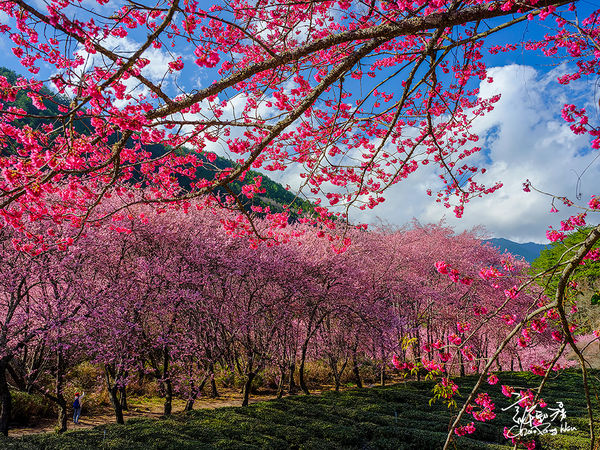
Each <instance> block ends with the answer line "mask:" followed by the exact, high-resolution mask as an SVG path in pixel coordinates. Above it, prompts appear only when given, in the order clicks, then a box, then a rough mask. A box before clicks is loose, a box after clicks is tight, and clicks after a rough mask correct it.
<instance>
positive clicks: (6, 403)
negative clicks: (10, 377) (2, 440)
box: [0, 357, 12, 436]
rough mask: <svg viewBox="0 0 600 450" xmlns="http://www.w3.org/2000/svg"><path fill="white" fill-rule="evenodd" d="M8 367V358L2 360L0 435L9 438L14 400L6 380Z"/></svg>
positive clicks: (0, 370)
mask: <svg viewBox="0 0 600 450" xmlns="http://www.w3.org/2000/svg"><path fill="white" fill-rule="evenodd" d="M7 366H8V358H7V357H3V358H2V359H0V404H1V405H2V409H1V411H0V433H2V434H3V435H4V436H8V424H9V422H10V413H11V407H12V399H11V396H10V390H9V389H8V381H7V380H6V367H7Z"/></svg>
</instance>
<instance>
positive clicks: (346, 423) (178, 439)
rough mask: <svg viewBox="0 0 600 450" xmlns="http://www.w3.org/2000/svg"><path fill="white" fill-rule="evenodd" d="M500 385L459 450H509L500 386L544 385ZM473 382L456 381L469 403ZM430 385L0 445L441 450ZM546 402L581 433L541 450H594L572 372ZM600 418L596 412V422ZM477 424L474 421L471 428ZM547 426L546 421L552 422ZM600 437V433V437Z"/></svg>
mask: <svg viewBox="0 0 600 450" xmlns="http://www.w3.org/2000/svg"><path fill="white" fill-rule="evenodd" d="M499 377H500V383H498V385H496V386H487V385H486V387H485V391H487V392H488V393H489V394H490V395H491V396H492V397H493V398H494V400H496V410H495V412H496V413H497V417H496V418H495V419H494V420H493V421H491V422H489V423H485V424H482V423H477V424H476V425H477V431H476V432H475V433H473V434H472V435H470V436H469V437H468V438H467V437H465V438H458V439H457V440H456V442H455V444H454V448H456V449H460V450H469V449H481V448H487V449H509V448H511V447H510V446H508V445H507V441H506V439H505V438H504V437H503V435H502V431H503V429H504V427H505V426H508V427H511V426H512V425H514V424H515V423H514V421H513V416H514V411H513V410H512V409H510V410H507V411H504V412H503V411H501V409H502V408H505V407H508V406H509V401H508V399H506V397H504V396H503V395H502V394H501V393H500V385H501V384H510V385H514V386H518V387H521V388H528V387H534V386H536V383H537V382H538V381H539V379H540V377H537V376H535V375H532V374H529V373H521V374H514V373H511V374H509V373H503V374H499ZM474 380H475V378H473V377H465V378H462V379H460V380H457V383H458V384H459V387H460V392H461V394H462V396H463V398H464V397H465V396H466V395H467V394H468V387H469V386H472V384H473V383H474ZM432 386H433V384H432V383H431V382H420V383H417V382H409V383H401V384H397V385H393V386H389V387H375V388H370V389H362V390H351V391H346V392H341V393H334V392H326V393H324V394H322V395H319V396H293V397H288V398H284V399H281V400H272V401H267V402H261V403H256V404H253V405H250V406H249V407H247V408H241V407H227V408H219V409H214V410H198V411H193V412H190V413H187V414H175V415H173V416H170V417H169V418H162V419H159V420H156V419H131V420H129V421H128V422H127V424H126V425H107V426H99V427H95V428H94V429H89V430H81V431H70V432H67V433H65V434H63V435H56V434H51V433H47V434H40V435H32V436H24V437H22V438H21V439H3V440H0V448H7V449H38V448H44V449H144V450H150V449H204V448H206V449H208V448H223V449H254V448H268V449H279V448H280V449H288V448H297V449H319V450H325V449H342V448H357V449H358V448H360V449H420V450H421V449H423V450H425V449H438V448H441V446H442V443H443V442H444V440H445V436H446V430H447V429H448V423H449V420H450V416H451V411H449V410H448V407H447V406H446V405H444V404H442V403H439V402H438V403H434V404H433V405H432V406H429V400H430V398H431V396H432V394H431V388H432ZM544 392H545V393H544V395H543V398H544V399H545V400H546V402H547V403H548V408H551V407H555V406H556V402H558V401H561V402H563V404H564V409H565V410H566V413H567V417H566V420H565V423H568V425H569V426H570V427H576V428H577V430H575V431H570V432H568V433H562V434H561V433H559V434H557V435H556V436H550V435H544V436H541V437H538V438H537V440H538V443H539V444H541V445H538V448H540V447H541V448H547V449H580V448H581V449H583V448H589V436H588V433H587V424H586V422H585V417H586V408H585V400H584V398H583V389H582V385H581V377H580V376H579V374H577V373H574V372H567V373H563V374H561V375H560V377H558V378H555V379H553V380H551V381H550V383H549V384H548V386H547V388H546V389H545V391H544ZM598 413H600V411H597V414H598ZM470 421H472V418H471V417H470V416H469V420H468V421H466V422H470ZM546 422H547V420H546ZM599 431H600V430H599Z"/></svg>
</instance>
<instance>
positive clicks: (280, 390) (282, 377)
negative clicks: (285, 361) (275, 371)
mask: <svg viewBox="0 0 600 450" xmlns="http://www.w3.org/2000/svg"><path fill="white" fill-rule="evenodd" d="M284 389H285V365H282V366H279V386H277V398H281V397H283V391H284Z"/></svg>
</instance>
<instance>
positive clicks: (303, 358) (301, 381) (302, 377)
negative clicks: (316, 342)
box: [298, 342, 310, 395]
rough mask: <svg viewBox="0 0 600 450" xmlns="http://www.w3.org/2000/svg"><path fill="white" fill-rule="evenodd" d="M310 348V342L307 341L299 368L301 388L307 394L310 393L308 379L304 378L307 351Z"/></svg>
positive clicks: (303, 347)
mask: <svg viewBox="0 0 600 450" xmlns="http://www.w3.org/2000/svg"><path fill="white" fill-rule="evenodd" d="M307 350H308V342H305V343H304V345H303V346H302V354H301V357H300V367H299V368H298V379H299V381H300V389H302V391H303V392H304V393H305V394H306V395H310V392H309V390H308V386H307V385H306V380H305V379H304V363H305V362H306V352H307Z"/></svg>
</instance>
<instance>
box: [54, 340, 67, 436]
mask: <svg viewBox="0 0 600 450" xmlns="http://www.w3.org/2000/svg"><path fill="white" fill-rule="evenodd" d="M64 383H65V359H64V355H63V352H62V350H61V348H60V345H59V347H58V350H57V351H56V403H57V404H58V432H59V433H64V432H65V431H67V401H66V400H65V396H64V394H63V388H64Z"/></svg>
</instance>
